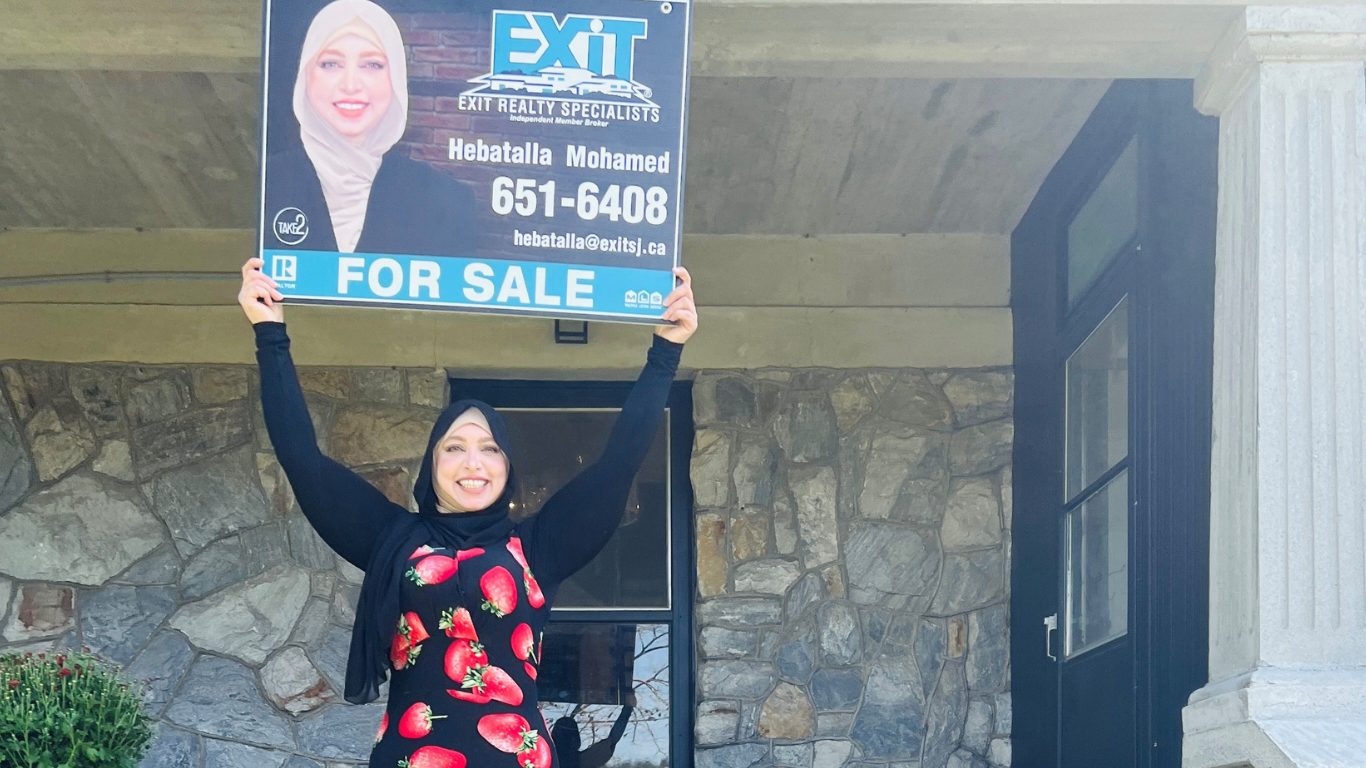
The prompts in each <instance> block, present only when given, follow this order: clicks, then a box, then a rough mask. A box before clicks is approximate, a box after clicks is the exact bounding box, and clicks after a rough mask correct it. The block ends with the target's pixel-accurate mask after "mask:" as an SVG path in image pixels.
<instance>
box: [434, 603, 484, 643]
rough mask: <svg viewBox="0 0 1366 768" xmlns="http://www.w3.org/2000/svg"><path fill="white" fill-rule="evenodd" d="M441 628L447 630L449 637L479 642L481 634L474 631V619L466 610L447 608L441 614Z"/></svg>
mask: <svg viewBox="0 0 1366 768" xmlns="http://www.w3.org/2000/svg"><path fill="white" fill-rule="evenodd" d="M438 626H439V627H441V628H442V629H444V630H446V636H447V637H454V638H456V639H464V640H474V641H475V642H478V641H479V633H478V632H475V631H474V619H472V618H470V612H469V611H468V610H466V609H464V608H447V609H446V610H444V611H442V612H441V622H440V623H439V624H438Z"/></svg>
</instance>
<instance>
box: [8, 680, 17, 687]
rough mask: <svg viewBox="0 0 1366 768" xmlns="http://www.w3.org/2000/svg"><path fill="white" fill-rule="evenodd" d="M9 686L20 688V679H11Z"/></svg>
mask: <svg viewBox="0 0 1366 768" xmlns="http://www.w3.org/2000/svg"><path fill="white" fill-rule="evenodd" d="M9 687H10V688H11V689H14V688H18V687H19V681H18V680H11V681H9Z"/></svg>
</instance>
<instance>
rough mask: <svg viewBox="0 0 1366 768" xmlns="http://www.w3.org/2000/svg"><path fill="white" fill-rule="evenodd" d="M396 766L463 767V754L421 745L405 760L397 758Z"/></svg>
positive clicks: (403, 767) (421, 767)
mask: <svg viewBox="0 0 1366 768" xmlns="http://www.w3.org/2000/svg"><path fill="white" fill-rule="evenodd" d="M398 768H465V756H464V755H463V754H461V753H459V752H456V751H455V750H453V749H443V748H441V747H422V748H421V749H419V750H418V751H416V752H414V753H413V754H412V755H411V756H410V757H409V758H408V759H407V760H399V761H398Z"/></svg>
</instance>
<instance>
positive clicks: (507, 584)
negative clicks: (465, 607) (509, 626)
mask: <svg viewBox="0 0 1366 768" xmlns="http://www.w3.org/2000/svg"><path fill="white" fill-rule="evenodd" d="M479 588H480V589H482V590H483V591H484V604H483V606H482V607H483V609H484V610H486V611H488V612H489V613H492V614H493V615H494V616H497V617H498V618H500V619H501V618H503V617H504V616H506V615H508V614H509V613H512V611H513V609H515V608H516V607H517V582H515V581H513V580H512V574H511V573H508V569H506V568H504V567H503V566H501V565H495V566H493V567H492V568H490V569H488V571H487V572H485V573H484V575H483V576H482V577H480V579H479Z"/></svg>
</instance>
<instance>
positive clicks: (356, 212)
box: [265, 0, 475, 256]
mask: <svg viewBox="0 0 1366 768" xmlns="http://www.w3.org/2000/svg"><path fill="white" fill-rule="evenodd" d="M294 117H295V118H296V119H297V120H298V122H299V139H300V143H301V145H302V146H301V147H297V148H295V149H292V150H288V151H285V152H281V153H278V154H273V155H271V157H270V160H269V162H268V163H267V168H266V189H265V195H266V208H265V211H266V214H265V215H266V216H267V217H268V218H269V217H274V220H273V221H266V222H265V226H266V229H267V237H268V238H274V239H275V240H278V243H275V242H269V241H268V244H269V245H270V246H272V247H273V246H277V245H281V244H283V245H287V246H294V247H298V248H301V249H306V250H311V251H340V252H342V253H393V254H410V255H424V256H443V255H457V253H456V251H457V249H459V248H461V247H462V246H469V245H472V244H471V243H470V242H469V232H470V231H471V226H470V224H471V221H472V213H473V210H474V205H475V203H474V195H473V193H472V192H470V190H469V189H467V188H466V187H465V186H464V185H462V184H461V183H460V182H458V181H456V180H455V179H453V178H451V177H449V176H446V175H444V174H442V173H440V172H438V171H436V170H434V169H433V168H432V167H431V166H429V165H427V164H426V163H422V162H418V161H416V160H413V159H411V158H409V157H406V156H405V155H404V154H403V152H402V150H401V149H395V145H397V144H398V142H399V140H400V139H402V138H403V133H404V131H405V130H406V129H407V126H408V67H407V62H406V55H405V53H404V49H403V38H402V36H401V35H400V33H399V29H398V24H396V23H395V22H394V19H393V17H391V16H390V15H389V14H388V13H387V12H386V11H385V10H384V9H383V8H381V7H379V6H378V5H376V4H375V3H372V2H370V0H336V2H333V3H331V4H329V5H327V6H326V7H324V8H323V9H322V10H321V11H319V12H318V15H317V16H315V17H313V22H312V23H311V24H310V25H309V27H308V34H307V35H306V36H305V38H304V43H303V49H302V51H301V52H300V56H299V69H298V74H297V76H296V78H295V81H294ZM282 222H283V223H284V225H285V226H284V227H281V226H280V225H281V223H282ZM300 235H302V236H300ZM460 255H463V254H460Z"/></svg>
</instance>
